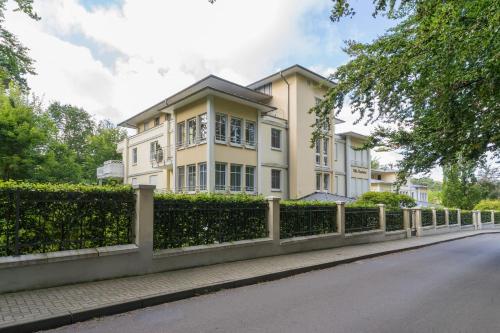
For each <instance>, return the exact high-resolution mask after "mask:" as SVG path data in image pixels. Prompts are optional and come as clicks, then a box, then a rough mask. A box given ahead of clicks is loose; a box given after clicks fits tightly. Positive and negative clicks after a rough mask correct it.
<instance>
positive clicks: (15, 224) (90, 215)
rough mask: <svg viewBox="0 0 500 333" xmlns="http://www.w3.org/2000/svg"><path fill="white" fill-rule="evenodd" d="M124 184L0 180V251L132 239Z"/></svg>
mask: <svg viewBox="0 0 500 333" xmlns="http://www.w3.org/2000/svg"><path fill="white" fill-rule="evenodd" d="M134 212H135V200H134V193H133V191H132V188H131V187H129V186H117V187H110V186H89V185H68V184H63V185H58V184H31V183H19V182H13V181H7V182H5V181H0V256H6V255H16V254H29V253H44V252H53V251H62V250H73V249H83V248H94V247H99V246H110V245H118V244H128V243H130V242H131V235H132V232H131V231H132V220H133V217H134Z"/></svg>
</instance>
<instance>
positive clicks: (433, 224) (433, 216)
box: [432, 207, 437, 229]
mask: <svg viewBox="0 0 500 333" xmlns="http://www.w3.org/2000/svg"><path fill="white" fill-rule="evenodd" d="M432 226H433V227H434V229H436V227H437V216H436V208H434V207H432Z"/></svg>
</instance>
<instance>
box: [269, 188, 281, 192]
mask: <svg viewBox="0 0 500 333" xmlns="http://www.w3.org/2000/svg"><path fill="white" fill-rule="evenodd" d="M271 192H281V189H277V188H272V189H271Z"/></svg>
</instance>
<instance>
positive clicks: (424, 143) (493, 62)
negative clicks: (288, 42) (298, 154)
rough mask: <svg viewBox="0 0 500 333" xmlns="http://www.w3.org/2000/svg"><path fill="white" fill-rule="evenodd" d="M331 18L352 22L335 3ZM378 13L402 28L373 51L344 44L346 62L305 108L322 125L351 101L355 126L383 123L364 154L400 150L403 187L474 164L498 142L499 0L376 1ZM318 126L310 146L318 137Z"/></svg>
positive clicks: (345, 7)
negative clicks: (441, 170) (440, 170)
mask: <svg viewBox="0 0 500 333" xmlns="http://www.w3.org/2000/svg"><path fill="white" fill-rule="evenodd" d="M333 2H334V5H333V9H332V12H331V20H332V21H334V22H336V21H338V20H340V19H341V18H342V17H345V16H351V15H354V9H353V8H352V7H351V6H350V4H349V1H348V0H333ZM374 4H375V11H374V15H378V14H381V13H382V14H384V15H387V17H389V18H390V19H395V20H398V21H397V22H398V23H397V25H396V26H395V27H394V28H392V29H390V30H388V31H387V33H386V34H385V35H383V36H381V37H379V38H377V39H375V40H374V41H373V42H371V43H367V44H364V43H359V42H355V41H348V42H347V44H346V47H345V52H346V53H347V54H348V55H349V56H350V57H351V60H350V61H349V62H348V63H347V64H345V65H343V66H340V67H338V68H337V71H336V72H335V73H334V74H333V75H332V77H331V79H332V80H333V81H334V82H335V83H336V84H335V86H334V87H333V88H331V89H330V90H329V91H328V93H327V95H326V96H325V98H324V99H323V101H322V102H321V103H319V104H318V105H317V106H315V107H314V108H312V109H311V112H315V113H316V114H317V115H318V117H319V118H320V121H319V123H322V122H328V121H329V115H330V113H331V112H332V110H333V112H336V113H338V112H340V110H341V109H342V108H343V106H344V104H345V103H349V104H350V106H351V109H352V110H353V113H355V114H357V115H358V121H361V120H364V121H366V122H368V123H369V122H374V121H376V120H382V121H385V122H387V123H389V124H394V125H392V126H379V127H378V128H377V129H376V131H375V132H374V133H373V134H372V136H371V139H370V143H369V144H368V145H367V147H374V146H378V147H384V148H389V149H399V150H400V151H401V152H402V155H403V160H402V161H401V162H400V164H399V170H400V174H399V176H400V180H401V181H402V180H403V179H404V178H406V176H407V175H409V174H410V173H421V172H427V171H429V170H430V169H431V168H432V167H434V166H436V165H440V166H443V167H444V166H450V165H453V164H455V163H457V162H458V161H461V160H462V161H471V162H474V163H477V162H478V161H479V160H481V159H482V158H484V156H485V154H486V153H487V152H490V153H491V154H492V156H493V157H494V158H498V157H499V155H500V153H499V144H500V131H499V128H500V122H499V121H498V119H500V107H499V102H500V89H498V87H499V86H500V75H498V73H500V61H498V55H499V52H500V38H499V31H500V30H499V29H500V28H499V27H500V2H499V1H495V0H455V1H442V0H401V1H392V0H391V1H389V0H374ZM321 135H322V134H321V130H320V129H319V128H315V130H314V133H313V137H312V139H311V142H315V140H316V139H317V138H318V137H320V136H321Z"/></svg>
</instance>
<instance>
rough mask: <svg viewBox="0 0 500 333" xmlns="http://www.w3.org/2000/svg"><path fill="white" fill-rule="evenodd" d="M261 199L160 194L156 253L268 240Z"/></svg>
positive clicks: (156, 207) (156, 203)
mask: <svg viewBox="0 0 500 333" xmlns="http://www.w3.org/2000/svg"><path fill="white" fill-rule="evenodd" d="M267 207H268V204H267V202H266V201H265V200H264V199H263V198H262V197H258V196H257V197H256V196H249V195H218V194H196V195H190V194H159V195H155V198H154V225H153V226H154V232H153V247H154V249H155V250H160V249H169V248H180V247H187V246H196V245H208V244H217V243H226V242H234V241H239V240H246V239H255V238H263V237H267V236H268V228H267V220H266V214H267Z"/></svg>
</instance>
